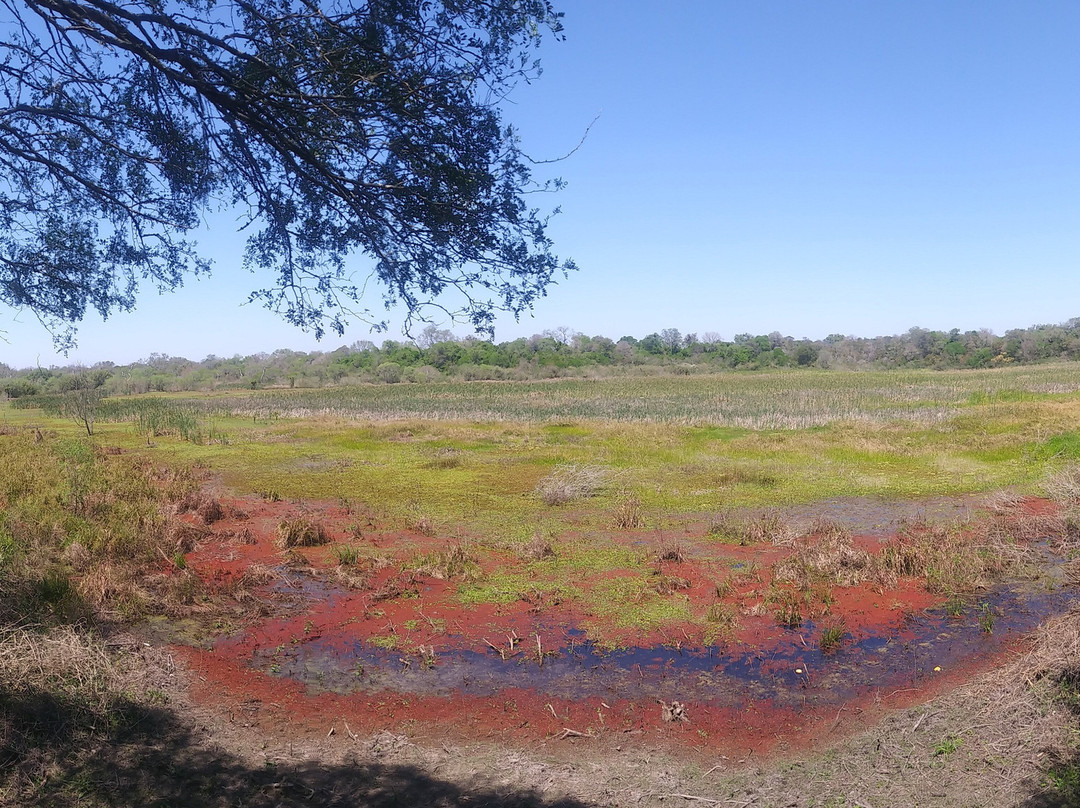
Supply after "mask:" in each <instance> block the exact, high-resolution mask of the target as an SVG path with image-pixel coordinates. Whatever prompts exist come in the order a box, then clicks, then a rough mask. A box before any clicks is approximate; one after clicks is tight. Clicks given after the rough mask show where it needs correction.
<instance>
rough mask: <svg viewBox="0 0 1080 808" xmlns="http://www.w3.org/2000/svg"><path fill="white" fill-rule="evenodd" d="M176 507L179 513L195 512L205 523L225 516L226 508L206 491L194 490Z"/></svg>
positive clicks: (216, 520)
mask: <svg viewBox="0 0 1080 808" xmlns="http://www.w3.org/2000/svg"><path fill="white" fill-rule="evenodd" d="M174 507H175V511H176V513H178V514H181V513H193V514H195V515H196V516H198V517H199V518H200V519H201V520H202V522H203V524H204V525H212V524H213V523H214V522H218V521H220V520H222V519H224V518H225V510H224V509H223V508H222V507H221V503H220V502H218V501H217V499H215V498H214V497H213V496H211V495H210V494H208V493H207V492H206V491H192V492H191V493H189V494H188V495H187V496H185V497H184V498H183V499H181V500H180V501H179V502H177V503H176V505H175V506H174Z"/></svg>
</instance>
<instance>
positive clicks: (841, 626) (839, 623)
mask: <svg viewBox="0 0 1080 808" xmlns="http://www.w3.org/2000/svg"><path fill="white" fill-rule="evenodd" d="M846 633H847V625H846V624H845V623H844V620H843V619H839V620H833V621H831V622H830V623H828V624H827V625H825V626H823V627H822V629H821V636H820V637H819V638H818V646H819V647H820V648H821V653H823V654H832V653H835V652H836V651H837V650H839V648H840V646H841V644H842V643H843V642H844V635H845V634H846Z"/></svg>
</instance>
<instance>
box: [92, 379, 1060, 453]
mask: <svg viewBox="0 0 1080 808" xmlns="http://www.w3.org/2000/svg"><path fill="white" fill-rule="evenodd" d="M1077 391H1080V364H1076V363H1068V364H1065V363H1061V364H1055V365H1040V366H1024V367H1015V368H998V369H992V370H964V371H961V370H957V371H930V370H905V371H887V372H886V371H873V372H851V371H770V372H759V373H723V374H714V375H710V376H691V377H659V378H657V377H629V378H610V379H602V380H583V379H555V380H548V381H530V382H447V383H440V384H425V385H409V384H397V385H357V386H349V387H338V388H321V389H311V390H277V391H258V392H253V393H248V392H241V391H238V392H235V393H230V394H226V395H216V396H214V397H212V398H211V397H197V396H167V397H166V396H161V397H158V396H147V397H138V398H131V399H110V400H109V401H107V402H105V403H104V404H103V405H102V407H103V408H102V412H101V414H100V418H101V419H102V420H113V421H133V422H135V423H137V424H138V426H139V428H140V429H144V430H154V431H158V432H160V431H166V430H172V431H175V432H177V433H178V434H181V436H182V437H185V436H186V435H188V434H190V433H191V432H192V431H194V430H196V429H197V428H198V426H197V425H198V423H199V422H201V421H207V420H210V419H213V418H215V417H217V418H222V417H242V418H250V419H259V420H267V419H273V418H303V417H309V416H313V415H331V416H340V417H348V418H361V419H366V420H375V421H381V420H404V419H422V420H456V421H461V420H465V421H487V422H490V421H518V422H559V421H565V420H604V421H630V422H646V423H649V422H653V423H670V424H679V425H690V426H727V427H737V428H744V429H805V428H810V427H817V426H825V425H827V424H830V423H835V422H837V421H856V422H871V423H885V422H889V421H895V420H904V421H909V422H914V423H917V424H927V425H929V424H937V423H941V422H943V421H946V420H948V419H949V418H952V417H954V416H956V415H957V414H960V413H962V412H963V411H964V410H965V409H968V408H971V407H977V406H983V405H991V406H993V405H1015V404H1018V403H1023V402H1025V401H1030V400H1038V399H1045V398H1047V397H1053V396H1057V395H1064V394H1070V393H1075V392H1077ZM188 439H190V438H188Z"/></svg>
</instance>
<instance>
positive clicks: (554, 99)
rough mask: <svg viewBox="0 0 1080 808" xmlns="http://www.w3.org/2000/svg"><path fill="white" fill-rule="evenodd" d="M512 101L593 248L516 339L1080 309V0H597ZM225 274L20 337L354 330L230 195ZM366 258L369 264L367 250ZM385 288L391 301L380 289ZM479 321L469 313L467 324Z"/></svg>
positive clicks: (121, 351) (223, 347)
mask: <svg viewBox="0 0 1080 808" xmlns="http://www.w3.org/2000/svg"><path fill="white" fill-rule="evenodd" d="M559 5H560V6H561V7H562V8H563V10H565V11H566V19H565V25H566V41H565V42H561V43H555V42H551V41H549V42H547V43H546V44H545V46H544V47H543V49H542V51H541V54H540V55H541V57H542V59H543V62H544V75H543V76H542V77H541V79H540V80H539V81H538V82H535V83H534V84H532V85H529V86H522V87H520V88H519V90H518V92H517V93H515V95H514V96H513V97H512V99H511V103H510V104H508V106H507V110H506V118H507V119H508V120H511V121H514V122H515V123H516V124H517V125H518V126H519V127H520V129H521V130H522V134H523V136H524V141H525V145H526V148H527V149H528V150H529V151H530V153H532V154H533V155H534V156H536V157H555V156H558V155H560V154H563V153H565V152H567V151H569V150H570V149H572V148H573V147H574V145H575V144H576V143H577V142H578V140H579V139H580V137H581V135H582V134H583V132H584V131H585V129H586V127H588V125H589V123H590V122H591V121H592V120H593V119H594V118H595V117H596V116H597V115H599V116H600V117H599V119H598V120H597V121H596V124H595V125H594V126H593V128H592V130H591V132H590V133H589V136H588V138H587V139H586V141H585V143H584V144H583V145H582V146H581V148H580V149H579V150H578V151H577V152H575V153H574V154H573V155H572V156H571V157H570V158H569V159H567V160H565V161H564V162H562V163H560V164H558V165H557V166H555V167H554V169H553V170H554V171H555V172H556V173H558V174H559V175H561V176H562V177H563V178H564V179H565V180H567V182H568V187H567V188H566V189H565V190H564V191H562V192H561V193H559V194H557V195H556V196H554V197H552V198H551V200H550V202H551V204H558V205H560V206H561V207H562V213H561V215H560V216H558V217H557V218H556V219H555V220H554V221H553V224H552V229H551V232H552V235H553V236H554V237H555V239H556V243H557V247H558V252H559V254H560V255H563V256H567V257H572V258H574V259H575V260H576V261H577V263H578V264H579V266H580V267H581V269H580V271H579V272H577V273H575V274H573V275H571V277H570V278H569V279H568V280H563V281H560V283H559V285H558V286H557V287H554V288H552V289H551V290H550V293H549V295H548V297H547V298H545V299H543V300H541V301H540V302H539V303H538V304H537V306H536V308H535V311H534V312H533V315H532V317H525V318H523V319H522V321H521V322H520V323H515V322H514V321H513V319H512V318H506V319H504V320H502V321H500V323H499V325H498V328H497V334H496V338H497V339H498V340H505V339H513V338H515V337H518V336H528V335H529V334H533V333H536V332H539V331H542V330H544V329H547V328H555V327H557V326H569V327H571V328H574V329H576V330H579V331H584V332H586V333H588V334H603V335H606V336H610V337H613V338H618V337H619V336H622V335H624V334H631V335H635V336H642V335H644V334H647V333H649V332H651V331H657V330H659V329H662V328H666V327H675V328H679V329H680V330H682V331H683V332H691V331H692V332H697V333H699V334H703V333H705V332H715V333H717V334H720V335H722V336H724V337H725V338H730V337H732V336H733V335H734V334H736V333H741V332H751V333H768V332H771V331H774V330H776V331H781V332H783V333H784V334H790V335H792V336H795V337H803V336H806V337H811V338H819V337H823V336H825V335H827V334H830V333H837V332H839V333H844V334H856V335H861V336H874V335H879V334H893V333H899V332H902V331H905V330H907V329H908V328H909V327H911V326H920V327H925V328H943V329H949V328H953V327H957V328H960V329H963V330H966V329H977V328H982V327H985V328H990V329H992V330H994V331H995V332H997V333H1001V332H1002V331H1004V330H1006V329H1008V328H1016V327H1025V326H1028V325H1032V324H1034V323H1045V322H1060V321H1063V320H1066V319H1068V318H1070V317H1074V316H1080V292H1078V289H1080V283H1078V280H1080V226H1078V225H1080V93H1078V92H1077V89H1076V88H1077V86H1078V83H1080V48H1078V47H1077V46H1076V43H1077V41H1078V39H1080V37H1078V35H1080V4H1077V3H1064V2H1062V3H1055V2H1043V3H1021V2H992V1H988V0H980V2H941V1H940V0H939V1H937V2H913V1H912V0H904V2H892V3H886V2H854V1H852V2H780V1H777V0H770V2H749V1H748V0H747V1H746V2H727V1H726V0H724V1H721V0H699V1H698V2H690V1H689V0H682V1H681V2H680V1H679V0H669V2H665V3H656V2H644V0H578V1H577V2H574V3H570V2H568V0H563V2H562V3H560V4H559ZM210 225H211V230H210V231H209V232H207V233H206V234H205V235H204V236H202V237H201V239H200V241H201V242H202V244H203V248H204V251H205V252H206V254H208V255H210V256H211V257H212V258H214V260H215V275H214V277H213V278H210V279H203V280H198V281H190V282H189V283H188V285H187V286H186V287H185V289H183V290H182V291H180V292H179V293H174V294H169V295H165V296H159V295H157V294H156V292H155V291H154V290H153V289H144V290H143V295H142V298H141V300H140V303H139V306H138V308H137V310H136V311H135V312H133V313H131V314H121V315H115V316H113V317H112V318H110V319H109V320H108V321H107V322H105V323H102V322H100V320H99V319H96V318H94V317H89V318H88V319H87V321H86V322H85V323H84V325H83V326H82V328H81V330H80V339H79V347H78V349H77V350H75V351H73V352H72V354H71V355H70V357H69V359H64V358H63V357H58V356H56V355H55V354H54V353H53V351H52V343H51V339H50V337H49V335H48V334H47V333H46V332H45V331H44V330H43V329H42V328H41V326H40V325H38V324H37V322H36V321H35V319H34V317H33V315H32V314H30V313H29V312H21V313H20V312H15V311H12V310H9V309H4V308H3V307H0V330H2V331H5V332H6V337H7V340H8V342H7V343H6V344H5V343H0V361H3V362H6V363H8V364H10V365H13V366H16V367H23V366H28V365H33V364H35V363H40V364H42V365H49V364H53V363H58V364H62V363H66V362H68V361H81V362H84V363H86V364H91V363H93V362H96V361H99V360H105V359H108V360H113V361H116V362H128V361H133V360H136V359H138V358H141V357H145V356H147V355H149V354H150V353H151V352H161V353H168V354H171V355H176V356H187V357H188V358H191V359H202V358H203V357H204V356H206V355H207V354H210V353H214V354H218V355H232V354H234V353H253V352H257V351H272V350H274V349H276V348H282V347H288V348H293V349H296V350H315V349H323V350H332V349H334V348H336V347H338V346H339V345H341V344H348V343H351V342H353V341H354V340H358V339H375V340H376V341H380V340H382V339H384V338H386V337H390V338H398V337H400V333H399V332H397V331H394V330H392V331H391V332H390V333H389V334H387V335H385V336H378V335H376V336H372V335H371V334H370V333H369V332H368V329H367V328H366V327H365V326H364V325H363V324H357V325H356V326H355V327H353V328H351V329H350V330H349V331H347V332H346V335H345V336H344V338H339V337H337V336H336V335H334V336H330V337H327V338H326V339H324V340H323V342H322V343H317V342H315V340H314V339H313V338H312V337H311V336H310V335H307V334H304V333H303V332H300V331H298V330H296V329H294V328H292V327H290V326H288V325H285V324H284V323H282V322H280V321H279V320H277V319H276V318H275V316H274V315H273V314H271V313H269V312H266V311H265V310H262V309H259V308H257V307H255V306H243V305H242V304H243V302H244V300H245V299H246V293H247V292H248V291H250V289H252V288H256V287H257V286H258V285H259V283H258V279H257V278H253V277H252V276H250V275H248V274H247V273H246V272H244V271H243V270H242V269H241V268H240V262H239V247H240V244H241V243H242V238H241V237H239V236H237V235H236V234H235V233H233V232H232V231H231V227H230V225H231V222H230V221H229V220H228V219H227V218H225V217H217V218H212V219H211V220H210ZM365 265H366V264H365V259H364V258H363V257H357V258H356V259H355V266H356V267H357V269H358V271H360V272H361V274H363V268H364V266H365ZM379 305H380V304H379V300H378V297H377V295H376V296H373V298H372V301H371V306H372V308H373V309H378V307H379ZM449 327H451V328H454V330H455V331H456V332H457V333H458V334H461V335H464V334H466V333H468V329H467V328H466V327H464V326H458V327H454V326H449Z"/></svg>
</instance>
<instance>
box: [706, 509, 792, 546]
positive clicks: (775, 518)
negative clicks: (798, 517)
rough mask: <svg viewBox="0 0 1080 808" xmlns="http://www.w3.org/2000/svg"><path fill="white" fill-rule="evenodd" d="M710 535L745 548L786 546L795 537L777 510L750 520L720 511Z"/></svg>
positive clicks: (768, 511) (712, 520) (710, 523)
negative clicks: (772, 545) (767, 544)
mask: <svg viewBox="0 0 1080 808" xmlns="http://www.w3.org/2000/svg"><path fill="white" fill-rule="evenodd" d="M708 533H709V535H710V536H712V537H713V538H715V539H719V540H720V541H723V542H727V543H729V544H738V545H740V546H743V547H745V546H747V545H751V544H763V543H771V544H775V545H778V546H785V545H788V544H790V543H791V541H792V540H793V538H794V535H795V532H794V530H793V529H792V527H791V525H790V524H788V523H787V522H786V521H785V520H784V518H783V517H782V516H781V515H780V513H779V512H778V511H775V510H766V511H762V512H761V513H759V514H758V515H757V516H755V517H752V518H749V519H741V518H739V517H737V516H734V515H733V514H731V513H729V512H727V511H720V512H719V513H717V514H715V515H714V516H713V518H712V519H711V520H710V522H709V527H708Z"/></svg>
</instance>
